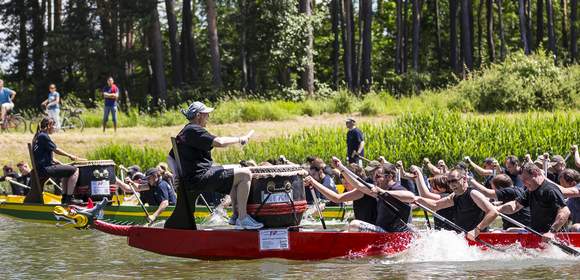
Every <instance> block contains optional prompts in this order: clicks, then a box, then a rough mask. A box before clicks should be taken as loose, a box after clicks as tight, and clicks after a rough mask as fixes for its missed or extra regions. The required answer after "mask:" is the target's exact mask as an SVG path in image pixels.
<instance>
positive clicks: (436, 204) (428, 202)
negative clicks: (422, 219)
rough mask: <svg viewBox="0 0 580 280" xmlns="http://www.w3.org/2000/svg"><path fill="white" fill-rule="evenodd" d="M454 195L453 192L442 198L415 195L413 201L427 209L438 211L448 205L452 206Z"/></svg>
mask: <svg viewBox="0 0 580 280" xmlns="http://www.w3.org/2000/svg"><path fill="white" fill-rule="evenodd" d="M454 196H455V195H454V194H451V195H449V196H447V197H444V198H441V199H438V200H434V199H428V198H424V197H420V196H416V197H415V201H417V202H419V203H421V204H423V205H425V206H427V207H428V208H429V209H431V210H433V211H439V210H441V209H445V208H449V207H451V206H453V205H454V203H453V197H454Z"/></svg>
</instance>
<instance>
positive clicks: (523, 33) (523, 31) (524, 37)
mask: <svg viewBox="0 0 580 280" xmlns="http://www.w3.org/2000/svg"><path fill="white" fill-rule="evenodd" d="M518 12H519V19H520V40H521V42H522V46H523V48H524V53H525V54H530V52H531V51H530V46H529V45H528V42H529V40H528V33H527V28H526V21H527V20H526V10H525V0H519V1H518Z"/></svg>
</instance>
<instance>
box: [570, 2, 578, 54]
mask: <svg viewBox="0 0 580 280" xmlns="http://www.w3.org/2000/svg"><path fill="white" fill-rule="evenodd" d="M577 12H578V0H571V1H570V57H571V58H570V61H571V62H575V61H576V56H577V55H578V34H577V33H576V13H577Z"/></svg>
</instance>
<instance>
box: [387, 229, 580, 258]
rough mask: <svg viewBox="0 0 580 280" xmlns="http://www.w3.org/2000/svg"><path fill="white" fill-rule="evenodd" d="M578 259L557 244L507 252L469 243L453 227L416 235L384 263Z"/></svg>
mask: <svg viewBox="0 0 580 280" xmlns="http://www.w3.org/2000/svg"><path fill="white" fill-rule="evenodd" d="M538 258H540V259H557V260H575V259H580V258H575V257H573V256H570V255H568V254H566V253H564V252H563V251H561V250H559V249H558V248H556V247H553V246H548V247H547V248H546V249H543V250H537V249H526V248H522V247H521V246H520V245H519V244H514V245H511V246H510V247H509V248H507V250H506V252H498V251H493V250H484V249H482V248H479V247H477V246H469V245H468V244H467V241H466V240H465V237H464V236H463V234H457V233H455V232H451V231H425V232H421V233H420V236H419V237H418V238H417V239H415V241H414V242H413V244H412V245H411V246H410V248H409V249H407V250H405V251H404V252H402V253H400V254H397V255H396V256H393V257H389V258H388V259H382V260H381V261H380V262H381V263H386V264H392V263H423V262H474V261H517V260H530V259H535V260H537V259H538Z"/></svg>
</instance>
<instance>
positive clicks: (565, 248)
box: [550, 240, 580, 257]
mask: <svg viewBox="0 0 580 280" xmlns="http://www.w3.org/2000/svg"><path fill="white" fill-rule="evenodd" d="M550 244H552V245H554V246H556V247H558V248H560V249H561V250H562V251H564V252H566V253H567V254H570V255H572V256H575V257H578V256H580V252H579V251H578V250H576V249H574V248H572V247H570V246H568V245H566V244H562V243H560V242H558V241H555V240H550Z"/></svg>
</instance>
